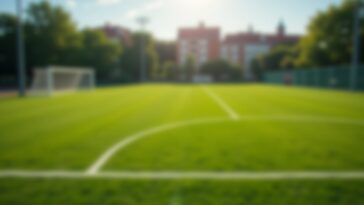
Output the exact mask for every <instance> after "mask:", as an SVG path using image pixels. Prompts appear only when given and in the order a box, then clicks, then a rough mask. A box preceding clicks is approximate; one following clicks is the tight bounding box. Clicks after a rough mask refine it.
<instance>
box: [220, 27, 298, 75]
mask: <svg viewBox="0 0 364 205" xmlns="http://www.w3.org/2000/svg"><path fill="white" fill-rule="evenodd" d="M285 30H286V29H285V26H284V24H283V23H282V22H281V23H279V25H278V27H277V32H276V33H275V34H262V33H257V32H254V31H253V29H249V31H248V32H241V33H237V34H232V35H227V36H226V37H225V39H224V40H223V42H222V43H221V57H222V58H223V59H225V60H227V61H229V62H231V63H234V64H236V65H239V66H241V67H242V69H244V70H243V72H244V77H245V79H247V80H252V79H253V78H254V76H253V74H252V69H251V64H252V61H253V60H254V59H255V58H256V57H257V56H258V55H261V54H265V53H268V52H269V51H270V50H271V48H272V47H274V46H276V45H280V44H295V43H297V42H298V41H299V39H300V36H298V35H287V34H286V31H285Z"/></svg>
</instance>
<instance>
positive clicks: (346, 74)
mask: <svg viewBox="0 0 364 205" xmlns="http://www.w3.org/2000/svg"><path fill="white" fill-rule="evenodd" d="M350 76H351V70H350V66H342V67H326V68H310V69H296V70H291V71H270V72H266V73H264V75H263V80H264V82H266V83H274V84H291V85H297V86H312V87H320V88H337V89H350V87H351V83H350V82H351V77H350ZM356 79H357V89H358V90H364V66H360V68H359V69H358V73H357V76H356Z"/></svg>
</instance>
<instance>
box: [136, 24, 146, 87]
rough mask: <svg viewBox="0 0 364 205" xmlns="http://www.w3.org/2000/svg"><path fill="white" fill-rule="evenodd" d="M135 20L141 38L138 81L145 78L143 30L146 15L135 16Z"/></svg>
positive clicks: (142, 80)
mask: <svg viewBox="0 0 364 205" xmlns="http://www.w3.org/2000/svg"><path fill="white" fill-rule="evenodd" d="M137 22H138V23H139V25H140V28H141V38H140V82H144V81H146V80H147V75H146V59H145V46H144V44H145V39H144V34H145V33H144V31H145V26H146V24H147V23H148V18H147V17H139V18H137Z"/></svg>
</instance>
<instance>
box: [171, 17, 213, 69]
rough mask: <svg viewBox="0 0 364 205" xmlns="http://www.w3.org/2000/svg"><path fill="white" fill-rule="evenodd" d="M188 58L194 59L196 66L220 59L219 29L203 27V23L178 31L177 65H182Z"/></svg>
mask: <svg viewBox="0 0 364 205" xmlns="http://www.w3.org/2000/svg"><path fill="white" fill-rule="evenodd" d="M189 56H191V57H193V58H194V60H195V62H196V65H197V66H200V65H202V64H203V63H205V62H207V61H211V60H214V59H218V58H219V57H220V29H219V28H218V27H205V25H204V24H203V23H200V25H199V26H198V27H192V28H181V29H179V31H178V40H177V62H178V65H180V66H182V65H184V64H185V62H186V60H187V59H188V58H189Z"/></svg>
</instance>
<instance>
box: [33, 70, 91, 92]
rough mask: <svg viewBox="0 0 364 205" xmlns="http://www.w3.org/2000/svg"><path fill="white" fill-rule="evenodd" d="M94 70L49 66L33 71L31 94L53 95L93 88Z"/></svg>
mask: <svg viewBox="0 0 364 205" xmlns="http://www.w3.org/2000/svg"><path fill="white" fill-rule="evenodd" d="M94 87H95V72H94V70H93V69H91V68H78V67H64V66H49V67H47V68H37V69H35V71H34V75H33V81H32V85H31V89H30V94H31V95H53V94H57V93H64V92H71V91H76V90H86V89H93V88H94Z"/></svg>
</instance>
